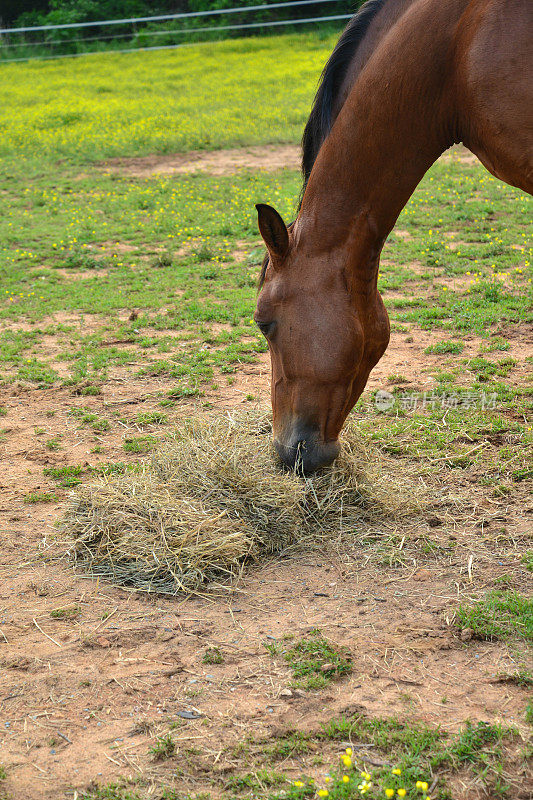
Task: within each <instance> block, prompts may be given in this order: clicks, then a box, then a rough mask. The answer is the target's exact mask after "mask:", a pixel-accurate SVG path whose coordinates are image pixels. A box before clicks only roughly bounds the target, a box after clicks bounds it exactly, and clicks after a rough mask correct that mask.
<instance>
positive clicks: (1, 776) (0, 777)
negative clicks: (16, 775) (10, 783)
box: [0, 764, 7, 781]
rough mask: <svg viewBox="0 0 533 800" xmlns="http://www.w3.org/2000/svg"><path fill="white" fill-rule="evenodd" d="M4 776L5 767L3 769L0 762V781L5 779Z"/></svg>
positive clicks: (5, 775) (5, 776)
mask: <svg viewBox="0 0 533 800" xmlns="http://www.w3.org/2000/svg"><path fill="white" fill-rule="evenodd" d="M6 778H7V772H6V769H5V767H3V766H2V765H1V764H0V781H5V779H6Z"/></svg>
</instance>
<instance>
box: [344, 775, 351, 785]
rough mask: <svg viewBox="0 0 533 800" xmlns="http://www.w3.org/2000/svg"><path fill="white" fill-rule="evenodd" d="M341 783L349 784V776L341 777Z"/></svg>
mask: <svg viewBox="0 0 533 800" xmlns="http://www.w3.org/2000/svg"><path fill="white" fill-rule="evenodd" d="M342 782H343V783H350V778H349V776H348V775H343V776H342Z"/></svg>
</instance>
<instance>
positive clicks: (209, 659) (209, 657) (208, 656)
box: [202, 647, 224, 664]
mask: <svg viewBox="0 0 533 800" xmlns="http://www.w3.org/2000/svg"><path fill="white" fill-rule="evenodd" d="M202 661H203V662H204V664H223V663H224V656H223V655H222V653H221V652H220V649H219V648H218V647H208V648H207V650H206V651H205V653H204V654H203V656H202Z"/></svg>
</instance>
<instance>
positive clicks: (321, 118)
mask: <svg viewBox="0 0 533 800" xmlns="http://www.w3.org/2000/svg"><path fill="white" fill-rule="evenodd" d="M386 2H387V0H367V2H366V3H365V4H364V5H363V6H361V8H360V9H359V11H358V12H357V13H356V14H355V15H354V16H353V17H352V19H351V20H350V21H349V23H348V25H347V26H346V28H345V29H344V31H343V33H342V35H341V37H340V39H339V41H338V42H337V44H336V46H335V49H334V50H333V53H332V54H331V56H330V57H329V59H328V61H327V63H326V66H325V67H324V69H323V71H322V75H321V78H320V84H319V87H318V90H317V93H316V95H315V100H314V103H313V108H312V110H311V114H310V115H309V119H308V121H307V124H306V126H305V130H304V134H303V137H302V173H303V178H304V183H303V188H302V197H303V192H304V190H305V187H306V185H307V181H308V179H309V175H310V174H311V170H312V168H313V164H314V163H315V160H316V157H317V155H318V151H319V150H320V147H321V145H322V143H323V142H324V139H326V137H327V136H328V134H329V132H330V129H331V125H332V113H333V105H334V103H335V101H336V99H337V96H338V93H339V91H340V88H341V86H342V83H343V81H344V78H345V77H346V74H347V72H348V67H349V66H350V62H351V60H352V58H353V57H354V55H355V53H356V51H357V48H358V47H359V45H360V44H361V42H362V40H363V39H364V37H365V35H366V33H367V31H368V27H369V25H370V23H371V22H372V20H373V19H374V17H375V16H376V14H377V13H378V11H379V10H380V9H381V8H382V7H383V6H384V5H385V3H386Z"/></svg>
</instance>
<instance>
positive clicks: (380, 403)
mask: <svg viewBox="0 0 533 800" xmlns="http://www.w3.org/2000/svg"><path fill="white" fill-rule="evenodd" d="M395 401H396V400H395V397H394V395H393V394H391V393H390V392H386V391H385V389H378V391H377V392H376V396H375V397H374V402H375V404H376V408H377V409H378V411H388V410H389V408H392V407H393V405H394V403H395Z"/></svg>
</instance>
